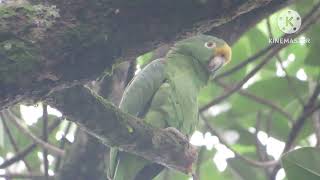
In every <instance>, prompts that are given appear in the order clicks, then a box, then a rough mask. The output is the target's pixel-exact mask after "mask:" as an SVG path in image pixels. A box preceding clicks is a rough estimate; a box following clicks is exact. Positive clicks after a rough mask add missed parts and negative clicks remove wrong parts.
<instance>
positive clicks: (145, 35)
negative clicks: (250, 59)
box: [0, 0, 290, 109]
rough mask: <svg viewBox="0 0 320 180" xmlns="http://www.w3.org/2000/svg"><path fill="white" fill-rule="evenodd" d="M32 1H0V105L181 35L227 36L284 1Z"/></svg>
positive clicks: (77, 79) (81, 78) (93, 73)
mask: <svg viewBox="0 0 320 180" xmlns="http://www.w3.org/2000/svg"><path fill="white" fill-rule="evenodd" d="M32 2H33V3H15V1H13V2H12V1H9V0H7V1H4V3H1V4H0V13H1V14H0V58H1V62H0V66H1V68H0V87H1V89H0V109H3V108H5V107H7V106H9V105H12V104H14V103H17V102H21V101H22V100H26V99H35V100H39V99H41V98H42V97H44V96H45V95H46V94H47V93H48V92H49V91H54V90H56V89H59V88H65V87H68V86H71V85H73V84H75V83H84V82H87V81H88V80H92V79H95V78H96V77H97V76H99V75H101V73H103V72H105V73H108V72H109V73H110V72H111V69H112V65H113V64H115V63H118V62H120V61H123V60H128V59H134V58H135V57H136V56H138V55H139V54H141V53H143V52H147V51H150V50H152V49H154V48H155V47H158V46H160V45H161V44H168V43H169V44H170V43H172V42H174V41H175V40H177V39H181V38H184V37H186V36H190V35H193V34H197V33H205V32H208V31H210V30H212V33H214V34H215V35H216V36H220V35H221V36H222V37H223V38H225V39H226V40H227V41H228V40H229V41H232V42H233V41H235V40H236V39H237V38H238V37H239V36H238V35H237V34H241V32H244V31H245V30H247V29H248V27H250V25H252V24H254V23H256V22H257V20H259V19H261V18H262V17H263V16H265V15H267V14H269V13H271V12H273V11H274V10H276V9H277V8H279V7H281V6H282V5H283V4H286V3H288V2H290V0H287V1H275V0H273V1H271V0H248V1H240V0H234V1H233V0H225V1H220V0H207V1H201V0H186V1H184V2H181V1H172V0H165V1H155V2H154V1H147V0H139V1H134V2H131V1H130V2H128V1H125V0H120V1H119V0H94V1H86V0H80V1H79V0H55V1H50V3H51V4H48V3H43V4H36V2H37V1H32ZM258 9H259V10H258ZM251 11H252V13H251V14H250V13H247V12H251ZM246 13H247V14H246ZM242 15H243V18H241V17H242ZM232 20H234V21H232ZM230 21H232V22H233V23H229V24H227V25H225V26H221V25H223V24H226V23H228V22H230ZM219 26H220V27H221V28H220V27H219ZM235 29H238V30H236V32H240V33H232V32H233V31H234V30H235Z"/></svg>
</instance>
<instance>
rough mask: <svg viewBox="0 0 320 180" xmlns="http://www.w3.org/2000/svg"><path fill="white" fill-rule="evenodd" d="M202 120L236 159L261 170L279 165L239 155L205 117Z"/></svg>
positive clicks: (274, 162) (275, 162)
mask: <svg viewBox="0 0 320 180" xmlns="http://www.w3.org/2000/svg"><path fill="white" fill-rule="evenodd" d="M201 118H202V119H203V121H204V123H205V125H206V127H207V128H208V130H209V131H210V132H211V134H214V135H215V136H217V138H218V139H219V141H220V143H221V144H223V145H225V146H226V147H227V148H228V149H230V150H231V151H232V152H233V153H234V154H235V155H236V157H238V158H240V159H242V160H243V161H245V162H247V163H248V164H250V165H252V166H255V167H261V168H265V167H272V166H275V165H277V164H278V161H256V160H252V159H249V158H247V157H245V156H243V155H241V154H239V153H238V152H237V151H236V150H234V149H233V148H232V147H231V146H230V145H228V143H227V142H226V141H225V140H224V138H223V137H222V136H221V135H220V134H219V133H218V131H217V130H215V129H214V128H213V127H212V126H211V124H210V123H209V122H208V120H207V119H206V118H205V117H203V116H202V115H201Z"/></svg>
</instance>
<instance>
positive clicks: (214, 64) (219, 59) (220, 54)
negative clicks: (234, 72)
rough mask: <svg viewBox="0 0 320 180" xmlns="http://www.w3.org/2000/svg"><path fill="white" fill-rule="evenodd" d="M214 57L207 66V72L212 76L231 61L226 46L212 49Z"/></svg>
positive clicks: (229, 49)
mask: <svg viewBox="0 0 320 180" xmlns="http://www.w3.org/2000/svg"><path fill="white" fill-rule="evenodd" d="M214 55H215V56H214V57H213V58H212V59H211V60H210V62H209V65H208V70H209V71H210V72H211V73H212V74H213V73H215V72H216V71H217V70H218V69H220V68H221V67H222V66H223V65H225V64H227V63H229V62H230V61H231V48H230V46H229V45H228V44H224V45H223V46H220V47H217V48H215V49H214Z"/></svg>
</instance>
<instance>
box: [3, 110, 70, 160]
mask: <svg viewBox="0 0 320 180" xmlns="http://www.w3.org/2000/svg"><path fill="white" fill-rule="evenodd" d="M4 112H5V113H4V114H6V116H7V117H10V120H11V121H12V122H13V123H14V124H15V125H16V127H17V128H18V129H19V130H20V131H21V132H22V133H23V134H25V135H27V136H28V137H30V138H31V139H32V140H33V141H34V142H35V143H37V144H38V145H40V146H41V147H42V148H45V149H47V150H48V151H49V152H50V153H52V154H54V155H57V156H63V155H64V151H63V150H61V149H59V148H57V147H55V146H53V145H51V144H49V143H46V142H44V141H42V140H41V139H39V138H38V137H36V136H35V135H34V134H33V133H32V132H30V131H29V129H27V128H26V127H25V126H24V125H22V124H21V122H23V121H22V120H21V119H19V118H18V117H17V116H16V115H14V114H13V113H12V112H11V111H10V110H5V111H4Z"/></svg>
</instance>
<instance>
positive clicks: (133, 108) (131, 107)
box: [108, 59, 165, 179]
mask: <svg viewBox="0 0 320 180" xmlns="http://www.w3.org/2000/svg"><path fill="white" fill-rule="evenodd" d="M164 61H165V60H164V59H157V60H154V61H152V62H151V63H150V64H148V65H147V66H146V67H145V68H143V69H142V70H141V72H139V73H138V74H137V75H136V76H135V77H134V78H133V79H132V81H131V82H130V83H129V85H128V86H127V88H126V89H125V91H124V93H123V96H122V99H121V102H120V105H119V108H120V109H121V110H122V111H124V112H126V113H129V114H131V115H134V116H139V115H141V114H142V113H143V112H145V111H146V107H147V105H148V104H149V103H150V101H151V100H152V97H153V95H154V94H155V92H156V91H157V90H158V89H159V87H160V86H161V84H162V83H163V81H164V80H165V72H164ZM118 156H119V151H118V150H117V149H116V148H111V151H110V164H109V170H108V172H109V175H108V176H109V178H110V179H114V177H115V175H116V171H117V167H118V164H119V157H118Z"/></svg>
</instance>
